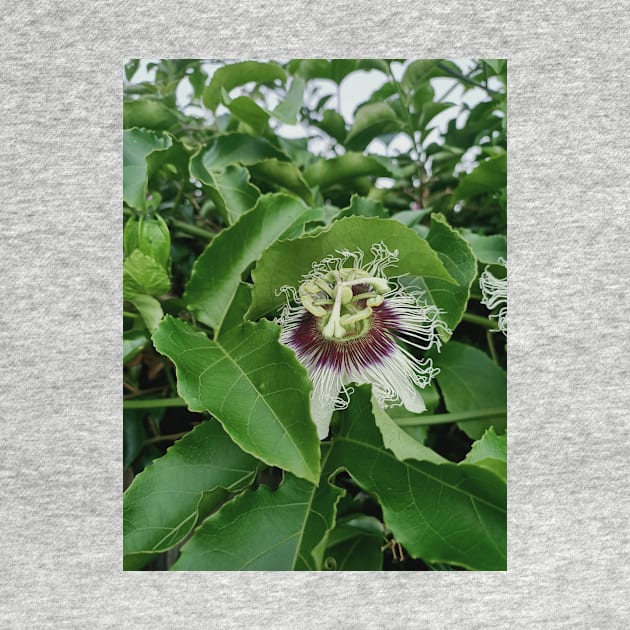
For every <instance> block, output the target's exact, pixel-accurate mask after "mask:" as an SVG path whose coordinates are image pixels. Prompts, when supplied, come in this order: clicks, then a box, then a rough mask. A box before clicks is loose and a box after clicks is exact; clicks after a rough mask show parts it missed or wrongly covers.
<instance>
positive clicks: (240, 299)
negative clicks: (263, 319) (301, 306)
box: [221, 282, 252, 334]
mask: <svg viewBox="0 0 630 630" xmlns="http://www.w3.org/2000/svg"><path fill="white" fill-rule="evenodd" d="M251 290H252V287H251V285H250V284H246V283H245V282H241V283H240V284H239V285H238V288H237V289H236V293H235V294H234V299H233V300H232V303H231V304H230V308H229V309H228V311H227V313H226V314H225V317H224V319H223V324H222V325H221V334H223V333H226V332H228V331H230V330H232V329H234V328H237V327H239V326H242V325H243V324H244V323H245V313H247V309H249V305H250V304H251V303H252V291H251Z"/></svg>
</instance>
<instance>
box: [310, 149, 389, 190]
mask: <svg viewBox="0 0 630 630" xmlns="http://www.w3.org/2000/svg"><path fill="white" fill-rule="evenodd" d="M364 175H372V176H374V177H387V176H388V175H390V172H389V171H388V170H387V169H386V168H385V167H384V166H383V164H381V163H380V162H379V161H377V160H376V159H374V158H372V157H368V156H366V155H363V154H362V153H344V155H340V156H339V157H335V158H331V159H329V160H319V161H317V162H315V164H313V165H312V166H309V167H308V168H307V169H306V170H305V171H304V178H305V179H306V181H307V182H308V183H309V184H310V185H311V186H319V187H320V188H321V189H322V190H326V189H327V188H330V187H331V186H333V185H334V184H338V183H339V182H344V181H347V180H350V179H354V178H357V177H363V176H364Z"/></svg>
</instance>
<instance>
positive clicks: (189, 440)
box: [123, 420, 258, 568]
mask: <svg viewBox="0 0 630 630" xmlns="http://www.w3.org/2000/svg"><path fill="white" fill-rule="evenodd" d="M257 463H258V462H257V461H256V460H255V459H254V458H253V457H251V456H250V455H247V454H246V453H243V451H241V449H239V448H238V447H237V446H236V445H235V444H234V442H232V440H230V438H229V437H228V436H227V435H226V434H225V432H224V431H223V429H222V428H221V425H220V424H219V423H218V422H216V421H214V420H210V421H206V422H202V423H201V424H200V425H198V426H196V427H195V428H194V429H193V430H192V431H191V432H190V433H187V434H186V435H185V436H184V437H183V438H182V439H180V440H178V441H177V442H175V444H174V445H173V446H171V447H170V448H169V449H168V451H167V452H166V455H164V456H162V457H160V458H158V459H157V460H155V462H154V463H153V464H152V465H151V466H149V467H148V468H146V469H145V470H144V471H143V472H142V473H140V474H139V475H138V476H137V477H136V478H135V479H134V480H133V483H132V484H131V486H130V487H129V488H128V489H127V491H126V492H125V494H124V497H123V549H124V555H125V568H140V567H141V566H143V565H144V564H146V563H147V562H149V561H150V560H151V558H152V557H153V555H154V554H155V553H157V552H160V551H165V550H167V549H170V548H171V547H173V546H175V545H176V544H177V543H178V542H180V541H182V540H183V539H184V538H185V537H186V536H187V535H188V533H189V532H190V531H192V529H193V527H194V526H195V524H196V523H197V522H198V521H199V520H201V519H202V518H204V517H205V516H206V515H207V514H209V513H210V512H211V511H212V509H214V508H215V507H216V506H217V505H218V504H219V503H220V502H221V501H222V500H224V498H225V496H226V495H227V493H229V492H238V491H239V490H241V489H242V488H245V487H247V486H248V485H249V484H250V483H251V481H252V480H253V478H254V475H255V473H256V466H257Z"/></svg>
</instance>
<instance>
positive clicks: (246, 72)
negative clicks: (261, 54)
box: [203, 61, 287, 111]
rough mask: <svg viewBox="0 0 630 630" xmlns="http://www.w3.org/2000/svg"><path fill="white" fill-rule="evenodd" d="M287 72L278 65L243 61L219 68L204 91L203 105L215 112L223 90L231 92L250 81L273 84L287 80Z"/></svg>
mask: <svg viewBox="0 0 630 630" xmlns="http://www.w3.org/2000/svg"><path fill="white" fill-rule="evenodd" d="M286 76H287V75H286V72H285V71H284V70H283V69H282V68H281V67H280V66H279V65H278V64H277V63H263V62H260V61H242V62H239V63H232V64H229V65H227V66H224V67H223V68H219V69H218V70H216V71H215V73H214V74H213V75H212V79H211V81H210V84H209V85H208V86H207V87H206V89H205V90H204V91H203V104H204V105H205V106H206V107H207V108H208V109H211V110H212V111H214V110H215V109H216V108H217V106H218V105H219V103H220V102H221V90H222V89H223V90H225V91H226V92H229V91H230V90H232V89H233V88H235V87H238V86H239V85H245V84H246V83H249V82H250V81H253V82H255V83H258V84H261V83H272V82H273V81H276V80H280V81H285V80H286Z"/></svg>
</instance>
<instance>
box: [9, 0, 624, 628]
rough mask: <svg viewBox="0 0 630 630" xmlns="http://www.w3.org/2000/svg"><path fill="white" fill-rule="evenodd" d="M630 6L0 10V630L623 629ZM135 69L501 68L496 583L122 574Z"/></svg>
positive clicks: (328, 4) (473, 578) (418, 576)
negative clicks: (308, 60) (361, 64)
mask: <svg viewBox="0 0 630 630" xmlns="http://www.w3.org/2000/svg"><path fill="white" fill-rule="evenodd" d="M628 8H629V7H628V3H627V2H621V1H613V2H606V3H592V2H584V1H576V2H567V1H558V2H552V3H547V2H542V1H539V0H535V1H534V2H532V3H528V4H527V5H525V4H518V3H491V2H486V1H480V2H475V3H472V4H468V3H462V2H452V1H451V2H446V1H445V0H444V1H442V2H439V3H427V2H413V1H411V0H408V1H406V2H395V1H394V2H388V3H379V2H359V1H354V2H339V1H334V2H333V1H329V0H326V1H323V2H318V3H316V4H315V3H310V2H305V1H303V0H300V1H297V2H296V1H294V2H288V3H285V2H283V3H280V2H261V1H258V0H257V1H250V2H247V3H241V4H240V5H238V6H235V5H234V3H226V2H221V1H215V2H199V1H198V0H196V1H193V2H187V3H180V2H172V1H170V0H163V1H162V2H159V3H149V2H147V3H142V4H140V3H129V2H124V3H123V2H104V1H100V2H76V1H71V2H64V3H59V2H51V1H50V0H40V2H37V3H35V2H21V3H17V2H16V3H5V6H4V9H3V16H2V36H1V37H0V48H1V50H2V64H1V65H0V76H1V77H2V99H1V103H0V108H1V116H0V121H1V124H2V125H3V133H2V139H3V141H2V148H1V149H0V154H1V158H0V186H1V189H2V191H3V203H2V209H1V212H2V256H1V257H0V264H1V265H2V275H1V277H2V281H3V284H4V285H5V291H4V304H3V308H2V310H1V314H2V319H3V321H2V326H1V327H0V343H1V347H2V351H3V352H2V354H3V356H2V362H1V367H0V370H1V374H2V383H1V388H0V396H1V416H2V422H3V428H2V455H1V457H0V480H1V482H2V490H3V494H4V498H3V501H2V509H3V517H2V520H1V523H2V525H1V526H2V540H3V541H4V544H3V547H4V549H3V554H2V555H3V564H4V567H3V570H2V577H0V581H1V592H0V618H1V619H2V620H3V621H2V626H3V627H7V628H55V629H60V628H84V627H87V626H90V627H96V628H143V627H158V628H179V627H182V628H184V627H185V628H206V627H217V628H248V627H254V628H259V627H260V628H274V629H276V628H296V627H299V628H315V627H318V628H321V627H324V628H361V629H362V628H445V627H453V628H485V627H492V628H571V629H573V628H623V627H627V624H628V618H629V617H630V615H629V612H630V611H629V610H628V598H627V593H626V594H625V595H624V587H625V586H627V578H628V550H629V549H628V547H629V545H628V531H627V524H628V520H627V519H628V506H629V503H630V499H629V495H628V492H627V491H626V487H625V483H624V484H622V482H625V480H626V476H627V475H626V473H627V468H626V466H627V457H628V446H629V440H628V429H629V427H628V412H627V409H628V405H629V402H630V401H629V398H630V396H629V394H628V380H629V378H628V377H629V369H628V354H629V353H630V343H629V340H628V339H629V337H628V333H629V326H628V315H627V309H628V304H630V300H629V298H630V292H629V290H628V284H627V278H628V276H629V275H630V265H629V264H628V256H627V252H628V241H629V239H628V229H627V226H628V219H627V212H628V203H627V198H628V197H627V193H628V158H629V155H628V149H627V147H628V140H629V132H628V129H629V125H628V123H627V121H628V118H629V117H630V107H629V100H628V81H627V70H626V67H625V66H626V65H627V59H628V57H627V55H628V46H627V34H628V29H629V28H630V13H629V12H628ZM124 56H143V57H157V56H164V57H218V58H257V57H281V58H288V57H300V56H312V57H317V56H332V57H346V56H353V57H361V56H363V57H367V56H370V57H401V58H402V57H432V56H433V57H436V56H453V57H475V56H485V57H504V56H505V57H508V59H509V82H510V173H509V193H510V246H509V247H510V248H509V263H510V370H509V397H510V418H509V425H510V467H509V469H510V480H509V481H510V511H509V519H510V556H509V571H508V572H507V573H487V574H482V573H455V574H452V573H413V574H393V573H390V574H376V573H374V574H351V573H347V574H335V575H333V574H284V573H282V574H270V573H269V574H252V573H249V574H238V573H232V574H220V573H205V574H195V573H190V574H165V573H123V572H122V571H121V560H120V558H121V547H122V543H121V498H120V490H121V459H122V445H121V409H120V407H121V405H120V384H121V381H120V370H119V367H120V365H119V364H120V356H121V355H120V318H119V315H120V311H121V298H120V293H121V273H120V258H121V247H120V245H121V213H120V201H121V194H120V193H121V134H120V129H121V90H120V85H121V77H122V63H121V62H122V58H123V57H124Z"/></svg>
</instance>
